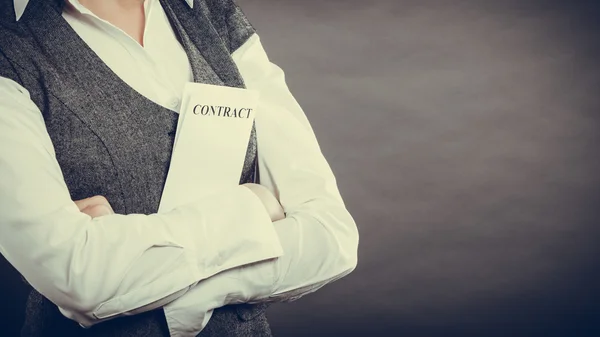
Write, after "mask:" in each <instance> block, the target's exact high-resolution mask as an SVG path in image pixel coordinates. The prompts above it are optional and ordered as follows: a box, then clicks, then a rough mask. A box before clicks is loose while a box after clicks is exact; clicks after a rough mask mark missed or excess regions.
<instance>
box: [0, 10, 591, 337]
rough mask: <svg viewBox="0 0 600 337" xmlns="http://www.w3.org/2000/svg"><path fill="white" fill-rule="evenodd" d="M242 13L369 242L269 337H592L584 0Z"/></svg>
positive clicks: (6, 295) (279, 310) (278, 313)
mask: <svg viewBox="0 0 600 337" xmlns="http://www.w3.org/2000/svg"><path fill="white" fill-rule="evenodd" d="M523 2H524V3H523ZM239 3H240V4H241V5H242V8H243V9H244V11H245V12H246V14H247V15H248V17H249V18H250V19H251V21H252V22H253V24H254V25H255V26H256V28H257V29H258V31H259V34H260V35H261V37H262V40H263V44H264V46H265V47H266V49H267V52H268V53H269V55H270V56H271V58H272V60H273V61H274V62H275V63H277V64H279V65H280V66H281V67H282V68H283V69H284V70H285V71H286V72H287V78H288V83H289V86H290V87H291V89H292V92H293V93H294V94H295V96H296V98H297V99H298V100H299V102H300V103H301V105H302V106H303V107H304V109H305V112H306V113H307V115H308V117H309V119H310V121H311V123H312V124H313V128H314V129H315V132H316V133H317V136H318V138H319V140H320V143H321V147H322V149H323V152H324V153H325V155H326V157H327V158H328V159H329V162H330V164H331V166H332V168H333V170H334V172H335V173H336V176H337V178H338V182H339V186H340V189H341V191H342V194H343V196H344V197H345V200H346V203H347V206H348V208H349V209H350V211H351V213H352V214H353V215H354V217H355V219H356V222H357V223H358V225H359V227H360V232H361V246H360V254H359V266H358V268H357V269H356V271H355V272H354V273H353V274H351V275H349V276H348V277H346V278H344V279H342V280H340V281H338V282H336V283H334V284H332V285H329V286H326V287H325V288H323V289H322V290H320V291H318V292H317V293H315V294H312V295H309V296H307V297H305V298H303V299H300V300H299V301H297V302H294V303H286V304H278V305H274V306H273V307H271V309H270V310H269V317H270V321H271V323H272V327H273V330H274V332H275V334H276V336H292V337H295V336H409V337H413V336H415V337H416V336H428V337H438V336H440V337H441V336H444V337H447V336H461V337H462V336H482V337H486V336H565V337H577V336H586V337H587V336H590V337H592V336H600V329H599V327H598V325H597V324H596V325H594V319H596V320H598V321H600V309H599V308H600V301H599V297H600V296H599V295H600V279H599V276H600V272H599V270H598V269H599V268H598V266H600V263H599V260H600V259H599V253H600V248H599V247H598V244H597V242H598V239H599V238H600V227H599V226H598V222H599V219H600V174H599V173H598V172H600V155H598V153H600V151H598V149H597V147H598V144H599V142H600V115H599V109H600V99H599V98H598V90H599V88H600V71H599V69H598V62H597V61H596V60H597V58H598V57H599V56H600V39H599V38H598V37H597V36H595V33H596V31H597V30H598V25H597V24H596V23H595V20H596V18H597V17H598V14H600V12H599V11H598V10H597V8H595V7H594V5H593V2H592V1H589V2H584V1H571V2H568V4H566V3H567V2H566V1H551V0H547V1H520V2H518V1H512V0H510V1H507V0H505V1H497V2H493V1H490V0H485V1H484V0H480V1H475V0H473V1H442V0H439V1H433V0H419V1H417V0H414V1H404V0H395V1H392V0H371V1H358V0H346V1H317V0H303V1H299V0H296V1H294V0H279V1H267V0H240V1H239ZM6 268H7V267H5V266H4V267H2V270H3V271H5V270H6ZM4 282H5V284H4V286H3V287H2V288H3V289H5V290H3V294H2V296H1V297H0V298H2V299H3V300H4V302H5V305H4V307H5V308H7V307H8V308H16V309H15V310H13V311H12V312H13V314H14V317H17V316H16V315H17V313H18V311H19V310H17V309H18V308H19V304H18V303H16V302H15V301H14V298H15V297H18V296H17V295H19V294H22V292H21V293H19V291H11V290H9V289H12V288H11V287H9V286H8V283H9V282H12V281H10V280H6V279H5V281H4ZM8 320H12V321H13V322H14V320H13V318H11V317H9V316H4V321H5V322H7V321H8ZM594 329H596V330H594Z"/></svg>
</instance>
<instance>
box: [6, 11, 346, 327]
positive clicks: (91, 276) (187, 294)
mask: <svg viewBox="0 0 600 337" xmlns="http://www.w3.org/2000/svg"><path fill="white" fill-rule="evenodd" d="M69 2H70V5H71V6H66V9H65V10H64V12H63V17H64V19H65V20H66V21H67V22H68V23H69V24H70V25H71V27H72V28H73V29H74V30H75V31H76V32H77V34H78V35H79V36H80V37H81V38H82V39H83V40H84V41H85V42H86V43H87V44H88V45H89V46H90V47H91V48H92V49H93V50H94V51H95V52H96V53H97V54H98V55H99V56H100V58H101V59H102V60H103V61H104V62H105V63H106V64H107V65H108V66H109V67H110V68H111V69H112V70H113V71H114V72H115V73H116V74H117V75H118V76H119V77H121V78H122V79H123V80H124V81H125V82H126V83H128V84H129V85H130V86H131V87H132V88H134V89H135V90H137V91H139V92H140V93H141V94H143V95H144V96H146V97H147V98H148V99H150V100H152V101H154V102H156V103H158V104H160V105H162V106H164V107H166V108H168V109H171V110H173V111H178V110H179V108H180V101H181V95H182V92H183V86H184V85H185V83H186V82H189V81H192V72H191V67H190V64H189V62H188V59H187V55H186V54H185V52H184V50H183V48H182V46H181V45H180V44H179V42H178V40H177V39H176V36H175V33H174V31H173V29H172V27H171V26H170V23H169V21H168V19H167V17H166V15H165V13H164V11H163V8H162V6H161V4H160V2H159V1H157V0H146V2H145V3H144V6H145V13H146V27H145V31H144V46H141V45H140V44H139V43H137V42H136V41H135V40H134V39H132V38H131V37H130V36H129V35H127V34H126V33H125V32H123V31H122V30H121V29H119V28H117V27H115V26H114V25H112V24H111V23H109V22H107V21H105V20H103V19H101V18H99V17H98V16H96V15H95V14H94V13H92V12H91V11H89V10H88V9H87V8H85V7H84V6H83V5H81V4H80V3H79V2H78V1H77V0H70V1H69ZM26 4H27V1H26V0H15V11H16V14H17V18H18V17H19V16H20V15H21V14H22V13H23V11H24V9H25V7H26ZM188 4H189V5H190V6H193V1H192V0H188ZM232 57H233V60H234V62H235V64H236V65H237V67H238V68H239V70H240V73H241V75H242V77H243V79H244V81H245V83H246V87H247V88H249V89H254V90H258V91H260V95H261V96H260V97H261V101H260V103H259V107H258V110H257V114H256V120H255V122H256V132H257V135H258V143H257V146H258V162H259V167H260V170H261V176H260V177H261V181H260V183H261V185H263V186H265V187H267V188H268V189H269V190H270V191H271V192H273V194H274V195H276V196H278V198H279V201H280V203H281V205H282V207H283V208H284V211H285V213H286V218H285V219H282V220H279V221H276V222H271V220H270V217H269V215H268V213H267V212H266V210H265V208H264V206H263V205H262V202H261V201H260V199H258V197H257V196H256V195H254V193H253V192H251V191H250V190H249V189H248V188H246V187H244V186H237V187H235V188H228V189H224V190H222V191H220V192H219V193H217V194H215V195H212V196H210V198H206V197H205V198H199V200H198V202H197V203H192V204H189V205H186V206H182V207H177V208H175V209H174V210H173V211H170V212H168V213H161V214H151V215H141V214H129V215H122V214H114V215H107V216H102V217H98V218H94V219H92V218H90V217H89V216H88V215H86V214H84V213H81V212H80V211H79V209H78V208H77V206H76V205H75V203H74V202H73V201H72V200H71V199H70V194H69V191H68V188H67V186H66V184H65V182H64V179H63V176H62V173H61V169H60V167H59V164H58V162H57V161H56V157H55V152H54V148H53V145H52V142H51V139H50V137H49V135H48V133H47V131H46V128H45V124H44V120H43V118H42V116H41V113H40V111H39V109H38V107H37V106H36V105H35V103H34V102H33V101H32V100H31V99H30V97H29V93H28V91H27V89H26V88H24V87H22V86H21V85H19V84H18V83H16V82H14V81H12V80H10V79H7V78H2V77H0V111H2V113H1V114H0V144H2V145H3V146H1V147H0V176H1V177H2V179H0V253H2V254H3V255H4V257H5V258H6V259H7V260H8V261H9V262H10V263H11V264H12V265H13V266H15V267H16V269H17V270H18V271H19V272H20V273H21V274H22V275H23V276H24V277H25V278H26V279H27V281H28V282H29V283H30V284H31V285H32V286H33V287H34V288H35V289H36V290H38V291H39V292H40V293H41V294H43V295H44V296H45V297H47V298H48V299H50V300H51V301H52V302H53V303H55V304H56V305H57V306H58V307H59V309H60V311H61V312H62V313H63V315H65V316H66V317H69V318H70V319H73V320H75V321H77V322H79V323H80V325H81V326H82V327H91V326H93V325H95V324H101V322H102V321H104V320H108V319H113V318H116V317H120V316H123V315H132V314H136V313H141V312H144V311H148V310H152V309H156V308H161V307H162V309H163V310H164V312H165V316H166V319H167V323H168V325H169V331H170V334H171V336H181V337H183V336H196V335H197V334H198V333H199V332H200V331H201V330H202V329H203V328H204V327H205V326H206V324H207V323H208V321H209V320H210V317H211V314H212V311H213V309H216V308H219V307H222V306H224V305H229V304H238V303H260V302H282V301H291V300H295V299H297V298H299V297H301V296H303V295H305V294H308V293H311V292H313V291H316V290H317V289H319V288H321V287H322V286H324V285H325V284H327V283H329V282H332V281H334V280H336V279H338V278H340V277H343V276H344V275H346V274H348V273H349V272H351V271H352V270H353V269H354V268H355V266H356V261H357V246H358V232H357V229H356V224H355V222H354V220H353V218H352V217H351V215H350V214H349V213H348V211H347V210H346V208H345V205H344V202H343V200H342V198H341V196H340V194H339V191H338V188H337V185H336V180H335V177H334V175H333V172H332V171H331V169H330V167H329V165H328V163H327V161H326V160H325V158H324V157H323V155H322V153H321V150H320V148H319V145H318V142H317V140H316V138H315V135H314V132H313V130H312V128H311V126H310V123H309V122H308V120H307V118H306V115H305V114H304V112H303V111H302V109H301V108H300V106H299V105H298V103H297V102H296V100H295V99H294V97H293V96H292V94H291V93H290V92H289V90H288V87H287V85H286V83H285V79H284V73H283V71H282V70H281V69H280V68H279V67H277V66H276V65H275V64H273V63H272V62H270V60H269V59H268V57H267V55H266V53H265V50H264V48H263V47H262V45H261V42H260V38H259V36H258V35H256V34H254V35H253V36H252V37H251V38H250V39H249V40H248V41H246V43H245V44H243V45H242V46H241V47H240V48H239V49H238V50H236V51H235V52H234V53H233V55H232ZM167 60H168V62H167ZM173 60H176V62H173ZM73 66H74V67H76V66H77V65H76V64H74V65H73ZM41 186H43V188H40V187H41ZM232 210H233V211H232ZM22 247H29V248H28V249H22ZM100 279H101V280H102V282H101V283H98V282H97V280H100Z"/></svg>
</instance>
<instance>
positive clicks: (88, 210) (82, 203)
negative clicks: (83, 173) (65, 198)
mask: <svg viewBox="0 0 600 337" xmlns="http://www.w3.org/2000/svg"><path fill="white" fill-rule="evenodd" d="M75 204H76V205H77V207H78V208H79V211H81V212H82V213H85V214H87V215H89V216H91V217H92V218H96V217H99V216H103V215H109V214H114V211H113V209H112V207H111V206H110V203H109V202H108V200H106V198H105V197H103V196H101V195H96V196H93V197H90V198H85V199H81V200H76V201H75Z"/></svg>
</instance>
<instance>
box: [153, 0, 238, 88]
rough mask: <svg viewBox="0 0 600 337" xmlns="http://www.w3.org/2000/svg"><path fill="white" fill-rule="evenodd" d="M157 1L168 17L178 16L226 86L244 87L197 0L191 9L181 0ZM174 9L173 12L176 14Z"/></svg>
mask: <svg viewBox="0 0 600 337" xmlns="http://www.w3.org/2000/svg"><path fill="white" fill-rule="evenodd" d="M160 3H161V4H162V5H163V7H164V8H165V12H166V13H167V15H169V16H170V17H171V18H175V17H177V16H178V17H180V20H178V21H179V22H180V23H181V25H182V27H183V29H184V30H185V31H186V32H187V33H188V36H189V38H190V40H191V41H192V43H193V44H194V45H195V46H196V47H197V48H198V50H199V51H200V53H201V54H202V56H203V57H204V59H205V60H206V61H207V62H208V64H209V65H210V66H211V67H212V69H213V70H214V71H215V73H216V74H217V75H218V76H219V78H220V79H221V80H222V81H223V84H224V85H226V86H229V87H236V88H245V85H244V81H243V79H242V76H241V74H240V72H239V71H238V69H237V66H236V65H235V63H234V62H233V59H232V58H231V54H230V52H229V49H228V48H227V46H226V45H225V43H224V42H223V40H222V39H221V38H220V37H219V34H218V33H217V31H216V30H215V28H214V27H213V25H212V24H211V23H210V20H209V18H208V17H207V16H206V14H205V13H203V12H202V8H203V6H202V3H201V1H200V0H194V8H193V9H192V8H190V7H189V6H188V5H187V4H186V3H185V1H184V0H174V1H167V0H160ZM174 13H177V16H176V15H175V14H174Z"/></svg>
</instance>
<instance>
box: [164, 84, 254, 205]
mask: <svg viewBox="0 0 600 337" xmlns="http://www.w3.org/2000/svg"><path fill="white" fill-rule="evenodd" d="M258 100H259V94H258V91H255V90H248V89H240V88H231V87H224V86H216V85H209V84H200V83H187V84H186V86H185V88H184V91H183V98H182V104H181V110H180V111H179V120H178V124H177V132H176V134H175V145H174V147H173V153H172V156H171V165H170V167H169V173H168V176H167V181H166V184H165V188H164V190H163V194H162V197H161V200H160V206H159V209H158V211H159V212H166V211H169V210H171V209H173V208H175V207H177V206H178V205H183V204H186V203H189V202H193V201H195V200H197V199H198V198H200V197H202V196H205V195H208V194H211V193H214V192H218V191H219V190H221V189H223V188H228V187H233V186H237V185H239V180H240V176H241V173H242V168H243V165H244V160H245V157H246V150H247V148H248V141H249V140H250V132H251V131H252V123H253V122H254V117H255V114H256V108H257V106H258Z"/></svg>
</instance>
